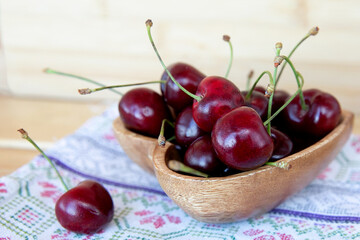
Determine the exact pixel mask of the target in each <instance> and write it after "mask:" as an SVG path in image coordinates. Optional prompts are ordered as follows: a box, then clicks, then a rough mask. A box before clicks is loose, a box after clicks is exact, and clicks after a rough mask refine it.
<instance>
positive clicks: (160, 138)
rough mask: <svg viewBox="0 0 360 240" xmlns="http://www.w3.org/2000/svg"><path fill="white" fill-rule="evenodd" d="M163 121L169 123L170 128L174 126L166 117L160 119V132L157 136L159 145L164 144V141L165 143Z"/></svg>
mask: <svg viewBox="0 0 360 240" xmlns="http://www.w3.org/2000/svg"><path fill="white" fill-rule="evenodd" d="M165 123H167V124H169V125H170V126H171V127H172V128H175V124H174V123H172V122H171V121H170V120H168V119H163V120H162V123H161V129H160V134H159V137H158V144H159V146H162V147H163V146H165V143H166V139H165V136H164V133H165ZM168 141H169V140H168ZM170 141H171V140H170Z"/></svg>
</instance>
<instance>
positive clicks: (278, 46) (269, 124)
mask: <svg viewBox="0 0 360 240" xmlns="http://www.w3.org/2000/svg"><path fill="white" fill-rule="evenodd" d="M275 46H276V58H277V57H279V56H280V51H281V49H282V44H281V43H276V45H275ZM276 58H275V63H274V67H275V68H274V74H273V78H272V79H270V86H268V89H269V87H270V89H271V92H270V93H269V91H268V89H267V90H266V95H268V94H270V97H269V102H268V114H267V117H268V118H270V117H271V108H272V103H273V98H274V87H275V82H276V75H277V70H278V66H279V64H280V63H281V61H280V62H279V63H277V62H276ZM267 131H268V133H269V135H270V136H271V122H270V121H269V122H268V124H267Z"/></svg>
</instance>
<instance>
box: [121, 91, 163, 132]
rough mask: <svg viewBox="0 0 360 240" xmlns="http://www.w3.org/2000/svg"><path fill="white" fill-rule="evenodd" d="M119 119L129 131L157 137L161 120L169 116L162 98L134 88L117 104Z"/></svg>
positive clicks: (156, 94)
mask: <svg viewBox="0 0 360 240" xmlns="http://www.w3.org/2000/svg"><path fill="white" fill-rule="evenodd" d="M119 112H120V118H121V120H122V121H123V123H124V125H125V127H126V128H128V129H129V130H132V131H135V132H138V133H141V134H144V135H148V136H152V137H157V136H158V135H159V133H160V129H161V123H162V120H163V119H169V118H170V114H169V110H168V107H167V106H166V104H165V102H164V100H163V98H162V97H161V96H160V94H158V93H157V92H155V91H153V90H151V89H148V88H134V89H132V90H130V91H128V92H127V93H126V94H125V95H124V96H123V97H122V98H121V100H120V102H119Z"/></svg>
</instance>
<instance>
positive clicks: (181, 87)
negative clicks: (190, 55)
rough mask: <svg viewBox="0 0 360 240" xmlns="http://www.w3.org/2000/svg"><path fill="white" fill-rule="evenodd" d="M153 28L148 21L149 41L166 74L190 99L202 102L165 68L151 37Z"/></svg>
mask: <svg viewBox="0 0 360 240" xmlns="http://www.w3.org/2000/svg"><path fill="white" fill-rule="evenodd" d="M151 26H152V22H151V20H147V21H146V29H147V33H148V36H149V40H150V42H151V45H152V47H153V49H154V51H155V53H156V55H157V57H158V59H159V61H160V63H161V65H162V67H163V68H164V70H165V71H166V73H167V74H168V76H169V77H170V79H171V80H172V81H173V82H174V83H175V84H176V86H178V87H179V88H180V89H181V90H182V91H183V92H185V93H186V94H187V95H189V96H190V97H192V98H194V99H195V100H196V101H198V102H199V101H200V100H201V97H199V96H197V95H195V94H192V93H191V92H189V91H188V90H186V89H185V88H184V87H183V86H181V85H180V84H179V83H178V82H177V81H176V80H175V78H174V77H173V75H172V74H171V73H170V71H169V70H168V69H167V67H166V66H165V64H164V61H163V60H162V59H161V57H160V54H159V52H158V50H157V48H156V46H155V43H154V40H153V38H152V36H151Z"/></svg>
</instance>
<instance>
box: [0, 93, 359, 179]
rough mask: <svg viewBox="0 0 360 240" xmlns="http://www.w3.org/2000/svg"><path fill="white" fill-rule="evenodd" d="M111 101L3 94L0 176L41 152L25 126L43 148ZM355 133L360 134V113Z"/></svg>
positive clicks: (0, 103) (105, 106)
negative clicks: (24, 134) (21, 130)
mask: <svg viewBox="0 0 360 240" xmlns="http://www.w3.org/2000/svg"><path fill="white" fill-rule="evenodd" d="M110 104H111V103H109V102H101V101H98V102H78V101H65V100H62V101H61V100H49V99H27V98H16V97H11V96H2V95H0V109H1V114H0V176H3V175H7V174H10V173H11V172H13V171H15V170H16V169H17V168H19V167H21V166H22V165H24V164H26V163H27V162H29V161H31V160H32V158H34V157H35V156H36V155H38V154H39V153H38V152H37V151H36V150H34V149H33V147H32V146H31V145H30V143H28V142H27V141H26V140H24V139H22V138H21V137H20V134H19V133H18V132H17V129H19V128H24V129H25V130H26V131H27V132H28V133H29V135H30V136H31V137H32V138H33V139H34V140H35V141H36V142H37V143H38V145H39V146H40V147H42V148H44V149H46V147H48V146H50V145H51V144H53V143H54V142H55V141H57V140H59V139H61V138H63V137H65V136H66V135H69V134H71V133H73V132H74V131H75V130H76V129H77V128H79V127H80V126H81V125H82V124H83V123H84V122H85V121H86V120H87V119H89V118H91V117H92V116H96V115H99V114H100V113H101V112H103V111H104V110H105V109H106V108H107V107H108V106H109V105H110ZM353 132H354V134H360V115H357V116H356V117H355V125H354V130H353Z"/></svg>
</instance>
